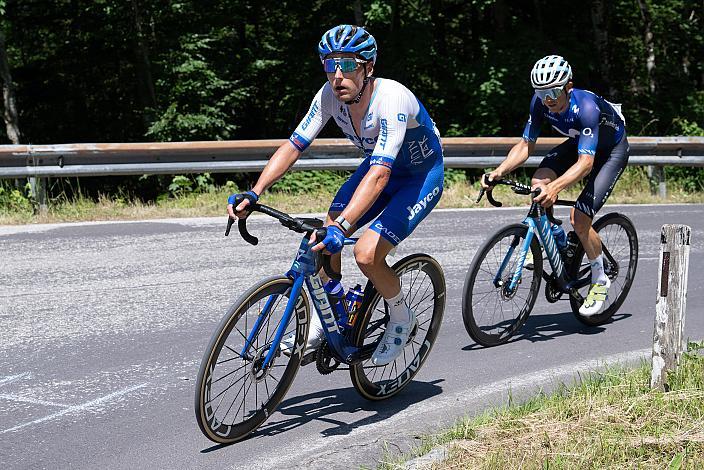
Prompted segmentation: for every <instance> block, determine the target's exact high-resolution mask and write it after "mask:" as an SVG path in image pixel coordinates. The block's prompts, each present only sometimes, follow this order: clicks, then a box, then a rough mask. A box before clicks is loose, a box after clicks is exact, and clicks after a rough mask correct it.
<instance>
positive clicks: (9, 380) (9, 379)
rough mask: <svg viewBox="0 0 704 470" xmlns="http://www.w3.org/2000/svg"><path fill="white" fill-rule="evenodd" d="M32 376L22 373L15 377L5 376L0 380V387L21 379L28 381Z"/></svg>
mask: <svg viewBox="0 0 704 470" xmlns="http://www.w3.org/2000/svg"><path fill="white" fill-rule="evenodd" d="M31 376H32V374H30V373H29V372H23V373H22V374H17V375H6V376H5V377H3V378H1V379H0V387H2V386H3V385H7V384H10V383H12V382H16V381H18V380H22V379H28V378H30V377H31Z"/></svg>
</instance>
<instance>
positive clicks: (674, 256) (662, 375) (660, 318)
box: [650, 224, 692, 391]
mask: <svg viewBox="0 0 704 470" xmlns="http://www.w3.org/2000/svg"><path fill="white" fill-rule="evenodd" d="M691 232H692V229H691V228H690V227H688V226H687V225H669V224H668V225H663V226H662V231H661V233H660V273H659V275H658V290H657V292H658V293H657V299H656V301H655V331H654V333H653V371H652V374H651V376H650V386H651V388H657V389H659V390H663V391H666V389H667V373H668V372H669V371H673V370H675V368H676V367H677V364H678V363H679V360H680V355H681V354H682V352H683V351H684V350H685V349H686V347H687V344H686V341H687V340H686V338H685V336H684V321H685V311H686V306H687V275H688V271H689V238H690V234H691Z"/></svg>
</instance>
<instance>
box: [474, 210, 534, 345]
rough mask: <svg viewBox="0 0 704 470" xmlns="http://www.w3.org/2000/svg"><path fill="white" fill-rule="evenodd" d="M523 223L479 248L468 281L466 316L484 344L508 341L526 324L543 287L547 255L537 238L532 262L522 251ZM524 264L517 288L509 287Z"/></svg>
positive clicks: (532, 251) (526, 228)
mask: <svg viewBox="0 0 704 470" xmlns="http://www.w3.org/2000/svg"><path fill="white" fill-rule="evenodd" d="M528 230H529V228H528V226H527V225H523V224H512V225H508V226H506V227H504V228H502V229H500V230H499V231H498V232H496V233H495V234H494V235H493V236H492V237H491V238H489V239H488V240H487V241H486V242H484V244H483V245H482V246H481V248H479V250H478V251H477V252H476V254H475V255H474V259H473V260H472V264H471V265H470V267H469V271H467V277H466V278H465V282H464V289H463V294H462V297H463V302H462V319H463V320H464V326H465V329H466V330H467V333H469V336H471V337H472V339H473V340H474V341H476V342H477V343H478V344H481V345H482V346H497V345H499V344H503V343H505V342H507V341H508V340H509V339H510V338H511V336H513V335H514V333H515V332H516V331H518V329H519V328H520V327H521V326H523V324H524V323H525V321H526V319H527V318H528V315H529V314H530V311H531V310H532V309H533V305H534V304H535V299H536V297H537V294H538V290H539V289H540V278H541V276H542V273H543V258H542V255H541V252H540V244H539V243H538V240H537V237H533V240H532V241H531V244H530V254H531V255H532V258H533V260H532V262H531V261H530V258H529V257H528V255H527V254H526V257H525V258H524V256H523V254H522V253H521V251H522V249H521V247H522V246H523V243H524V242H525V239H526V235H527V233H528ZM519 262H521V263H523V270H522V274H521V277H520V279H519V281H518V284H517V285H516V287H515V289H513V290H511V289H509V285H510V283H511V278H512V277H513V275H514V273H515V272H516V267H517V266H518V263H519Z"/></svg>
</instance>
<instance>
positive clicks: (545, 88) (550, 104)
mask: <svg viewBox="0 0 704 470" xmlns="http://www.w3.org/2000/svg"><path fill="white" fill-rule="evenodd" d="M531 84H532V85H533V89H534V90H535V93H534V95H533V99H532V100H531V103H530V115H529V117H528V123H527V124H526V126H525V129H524V131H523V138H522V139H521V140H520V141H519V142H518V143H517V144H516V145H515V146H514V147H513V148H512V149H511V151H510V152H509V154H508V156H507V157H506V159H505V160H504V161H503V162H502V163H501V165H499V166H498V168H496V169H495V170H494V171H492V172H491V173H489V176H488V179H489V180H493V179H498V178H501V177H502V176H503V175H505V174H507V173H510V172H511V171H513V170H514V169H516V168H518V167H519V166H520V165H522V164H523V163H524V162H525V161H526V160H527V159H528V156H529V155H530V154H532V153H533V151H534V149H535V142H536V140H537V138H538V135H539V134H540V126H541V125H542V124H543V123H544V122H547V123H549V124H550V125H551V126H552V127H553V128H554V129H555V130H556V131H558V132H559V133H560V134H562V135H564V136H566V137H568V139H567V140H566V141H565V142H563V143H561V144H560V145H558V146H557V147H555V148H553V149H552V150H551V151H550V152H549V153H548V154H547V155H546V156H545V158H544V159H543V161H542V162H541V163H540V166H539V167H538V170H537V171H536V172H535V174H534V175H533V179H532V186H533V189H536V188H540V190H541V193H540V195H539V196H538V197H537V198H536V199H535V200H536V201H537V202H539V203H540V204H541V205H542V206H543V207H551V206H552V205H553V204H554V203H555V201H556V200H557V195H558V194H559V193H560V191H562V190H563V189H565V188H567V187H569V186H571V185H573V184H574V183H576V182H578V181H580V180H581V179H582V178H584V177H587V179H586V182H585V186H584V190H583V191H582V192H581V194H580V195H579V197H578V198H577V201H576V204H575V207H574V208H573V209H572V213H571V217H570V221H571V222H572V226H573V227H574V231H575V233H576V234H577V236H578V237H579V240H580V241H581V242H582V245H583V246H584V251H585V252H586V254H587V257H588V258H589V261H590V263H591V272H592V285H591V287H590V289H589V294H588V295H587V298H586V299H585V301H584V304H583V305H582V307H581V308H580V310H579V312H580V313H581V314H582V315H585V316H591V315H595V314H596V313H598V312H599V310H600V309H601V308H602V306H603V304H604V301H605V300H606V298H607V293H608V289H609V287H610V285H611V282H610V281H609V278H608V277H607V276H606V274H605V273H604V262H603V256H602V250H601V239H600V238H599V235H598V234H597V232H596V231H595V230H594V229H593V228H592V219H593V218H594V215H595V214H596V213H597V211H598V210H599V209H601V207H602V206H603V205H604V203H605V202H606V200H607V199H608V197H609V195H610V194H611V191H612V190H613V188H614V185H615V184H616V182H617V181H618V179H619V177H620V176H621V173H622V172H623V170H624V169H625V168H626V165H627V163H628V156H629V150H630V149H629V146H628V139H627V138H626V124H625V119H624V118H623V115H622V114H621V110H620V106H619V105H615V104H613V103H610V102H608V101H606V100H605V99H604V98H602V97H601V96H598V95H596V94H594V93H592V92H591V91H587V90H580V89H577V88H574V87H573V84H572V67H570V65H569V64H568V63H567V61H566V60H565V59H564V58H562V57H560V56H558V55H550V56H546V57H544V58H542V59H540V60H539V61H537V62H536V63H535V65H534V66H533V70H532V71H531ZM481 183H482V186H483V187H485V189H486V190H491V187H490V186H488V185H487V184H486V182H485V181H484V180H483V178H482V182H481Z"/></svg>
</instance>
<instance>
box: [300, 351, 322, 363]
mask: <svg viewBox="0 0 704 470" xmlns="http://www.w3.org/2000/svg"><path fill="white" fill-rule="evenodd" d="M317 351H318V350H317V349H314V350H312V351H311V352H308V353H305V354H304V355H303V357H302V358H301V367H303V366H307V365H308V364H310V363H311V362H315V353H316V352H317Z"/></svg>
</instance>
